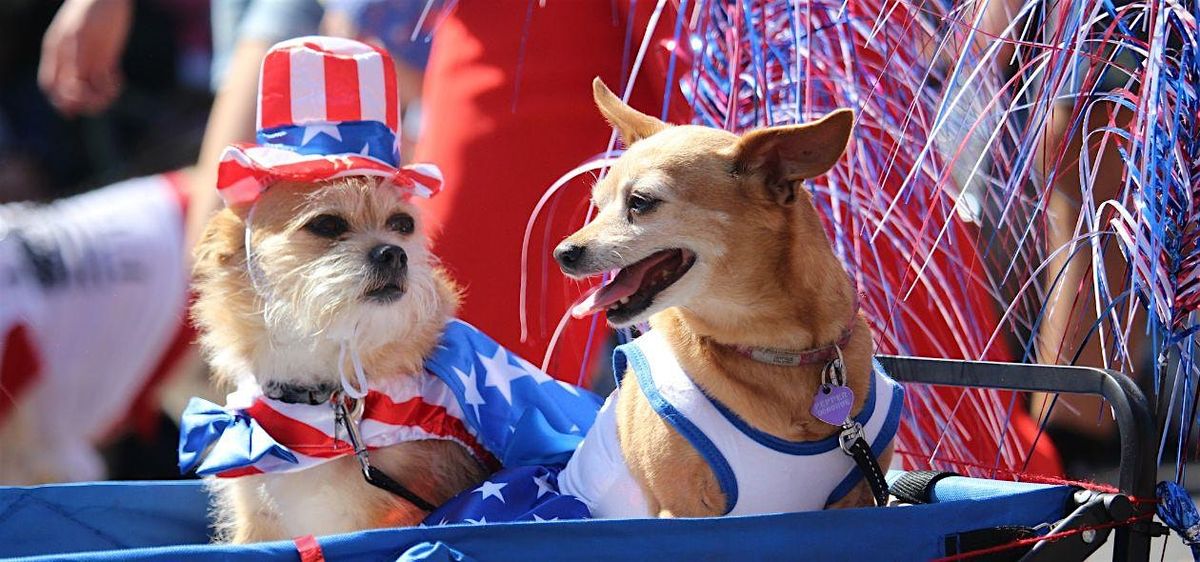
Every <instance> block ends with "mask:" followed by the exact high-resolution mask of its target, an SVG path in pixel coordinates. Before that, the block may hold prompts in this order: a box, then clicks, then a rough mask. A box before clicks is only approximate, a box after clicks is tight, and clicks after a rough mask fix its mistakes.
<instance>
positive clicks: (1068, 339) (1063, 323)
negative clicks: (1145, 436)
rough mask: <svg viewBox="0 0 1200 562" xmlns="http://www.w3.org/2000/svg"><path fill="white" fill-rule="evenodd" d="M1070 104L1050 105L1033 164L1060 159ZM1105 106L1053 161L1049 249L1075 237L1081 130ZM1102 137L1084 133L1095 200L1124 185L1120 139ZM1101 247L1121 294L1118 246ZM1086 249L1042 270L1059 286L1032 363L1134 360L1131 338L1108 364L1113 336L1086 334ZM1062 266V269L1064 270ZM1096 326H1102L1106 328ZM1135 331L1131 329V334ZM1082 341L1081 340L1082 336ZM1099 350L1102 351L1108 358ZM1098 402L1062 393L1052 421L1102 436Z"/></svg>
mask: <svg viewBox="0 0 1200 562" xmlns="http://www.w3.org/2000/svg"><path fill="white" fill-rule="evenodd" d="M1071 109H1072V108H1071V106H1070V105H1060V106H1058V107H1056V108H1055V109H1054V113H1053V116H1052V118H1051V121H1050V123H1049V124H1048V125H1047V131H1046V137H1045V139H1043V141H1044V142H1043V145H1042V150H1041V152H1040V154H1039V155H1038V156H1039V161H1040V162H1041V163H1042V169H1043V171H1045V170H1048V169H1050V168H1051V167H1052V165H1053V162H1054V160H1055V159H1056V158H1057V157H1058V154H1059V150H1060V147H1061V143H1062V142H1063V141H1064V140H1065V139H1067V135H1068V132H1069V128H1070V125H1071ZM1112 111H1113V109H1112V106H1111V105H1110V104H1104V105H1102V106H1100V105H1098V106H1097V107H1094V108H1093V109H1092V114H1091V118H1090V120H1089V122H1088V123H1087V124H1086V125H1085V126H1084V127H1083V131H1077V132H1076V133H1075V134H1074V135H1072V136H1071V137H1070V139H1069V144H1068V145H1067V147H1066V151H1065V153H1064V156H1063V161H1062V163H1061V164H1060V165H1059V166H1058V170H1059V171H1058V173H1057V176H1056V177H1055V178H1054V191H1053V193H1051V195H1050V200H1049V205H1048V214H1047V227H1048V228H1047V233H1046V234H1047V248H1048V249H1049V250H1051V251H1053V250H1055V249H1058V248H1061V247H1065V246H1067V245H1068V244H1070V240H1071V239H1072V238H1073V237H1074V236H1075V225H1076V222H1077V221H1078V218H1079V213H1080V209H1081V207H1082V205H1083V204H1084V197H1085V194H1084V193H1083V191H1082V189H1081V182H1080V174H1079V156H1080V154H1081V150H1082V148H1083V139H1084V135H1085V134H1086V133H1088V132H1093V131H1096V130H1097V129H1099V128H1101V127H1105V126H1108V125H1109V121H1110V118H1111V116H1112ZM1131 117H1132V115H1131V114H1130V112H1128V111H1121V112H1119V113H1118V114H1117V116H1116V119H1114V120H1113V121H1114V124H1115V125H1116V126H1118V127H1127V126H1128V124H1129V122H1130V119H1131ZM1101 139H1102V136H1101V135H1100V134H1092V135H1090V136H1088V154H1089V155H1090V157H1091V158H1092V160H1091V162H1095V161H1096V158H1100V159H1101V160H1100V164H1099V167H1098V169H1097V170H1098V171H1097V173H1096V174H1095V177H1094V179H1092V180H1091V183H1092V192H1091V194H1090V196H1088V197H1090V199H1091V201H1092V202H1094V203H1095V204H1097V205H1098V204H1100V203H1101V202H1103V201H1105V200H1110V199H1115V198H1117V197H1119V196H1120V191H1121V187H1122V185H1123V183H1122V181H1121V178H1122V175H1123V169H1122V166H1123V165H1122V163H1121V160H1120V155H1119V154H1118V152H1117V148H1118V146H1119V139H1117V138H1115V137H1111V136H1110V138H1109V139H1108V141H1107V144H1106V145H1105V146H1104V148H1103V154H1101V148H1100V143H1101ZM1101 242H1102V244H1103V247H1104V248H1105V252H1104V256H1103V260H1104V269H1105V271H1104V274H1105V277H1106V279H1107V283H1108V285H1109V288H1110V290H1111V292H1112V293H1114V295H1113V296H1115V294H1119V293H1120V291H1121V290H1122V289H1123V286H1124V285H1125V283H1124V277H1125V275H1126V263H1125V260H1124V258H1123V257H1122V255H1121V253H1120V251H1118V249H1117V248H1116V246H1115V243H1114V242H1113V241H1112V240H1111V239H1102V240H1101ZM1084 244H1085V246H1084V247H1083V248H1082V249H1081V250H1080V251H1079V252H1078V253H1077V254H1076V255H1075V256H1074V257H1071V256H1070V254H1069V252H1067V251H1064V252H1062V253H1060V254H1058V255H1056V256H1055V257H1054V258H1052V259H1051V261H1050V264H1049V265H1048V267H1047V268H1046V270H1045V274H1044V282H1045V283H1047V284H1049V283H1054V282H1055V277H1056V276H1058V273H1059V272H1060V271H1062V272H1063V273H1062V276H1061V278H1059V279H1058V281H1057V284H1056V285H1054V286H1053V287H1051V288H1050V293H1049V295H1048V302H1047V307H1046V315H1045V318H1044V319H1043V322H1042V325H1041V328H1040V330H1039V331H1038V334H1037V350H1038V361H1039V362H1041V363H1047V364H1070V363H1071V362H1072V360H1073V359H1074V358H1075V356H1076V354H1078V360H1077V361H1076V364H1079V365H1087V366H1092V367H1109V368H1113V369H1117V370H1122V371H1127V370H1129V365H1128V363H1132V364H1133V365H1134V366H1136V365H1137V360H1138V357H1139V352H1140V351H1141V349H1140V347H1139V346H1137V345H1133V344H1134V342H1133V341H1131V342H1130V343H1131V347H1132V349H1130V350H1129V351H1130V353H1131V354H1132V358H1123V359H1122V360H1121V362H1120V363H1116V364H1114V363H1112V359H1113V341H1112V338H1111V336H1110V334H1109V333H1108V332H1107V331H1106V332H1105V333H1104V334H1103V338H1104V340H1103V345H1102V338H1101V334H1099V333H1096V334H1092V336H1091V337H1088V331H1089V330H1090V329H1091V326H1092V324H1093V323H1094V322H1095V320H1096V305H1095V301H1094V294H1095V289H1096V287H1095V283H1094V272H1093V270H1092V269H1093V268H1092V252H1091V250H1090V247H1089V246H1087V245H1086V242H1085V243H1084ZM1064 268H1065V270H1064ZM1107 329H1108V328H1107V326H1101V328H1100V330H1107ZM1137 330H1138V328H1137V327H1136V326H1135V327H1134V332H1133V333H1138V332H1137ZM1085 339H1086V341H1085ZM1105 355H1107V356H1108V360H1109V361H1108V362H1107V363H1106V361H1105V359H1106V357H1105ZM1047 398H1048V397H1047V396H1044V395H1043V396H1037V397H1035V399H1034V400H1033V404H1032V409H1033V413H1034V415H1035V416H1040V415H1043V414H1044V413H1045V406H1046V400H1047ZM1101 407H1102V406H1101V400H1100V399H1098V398H1091V397H1086V396H1082V395H1069V394H1064V395H1061V396H1060V397H1059V402H1058V404H1057V405H1056V406H1055V407H1054V411H1053V412H1051V414H1050V420H1049V421H1050V423H1052V424H1054V425H1056V426H1059V427H1064V428H1068V429H1071V430H1074V431H1077V432H1080V433H1084V434H1086V435H1092V436H1094V437H1100V438H1107V437H1108V436H1111V435H1112V434H1113V433H1112V432H1113V428H1114V425H1113V420H1112V416H1111V415H1109V414H1108V412H1107V409H1105V410H1103V411H1102V410H1101Z"/></svg>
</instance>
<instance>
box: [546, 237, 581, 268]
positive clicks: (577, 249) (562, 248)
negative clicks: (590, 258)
mask: <svg viewBox="0 0 1200 562" xmlns="http://www.w3.org/2000/svg"><path fill="white" fill-rule="evenodd" d="M586 249H587V247H586V246H580V245H579V244H572V243H570V242H563V243H562V244H559V245H558V247H557V248H555V249H554V259H556V260H558V265H559V266H561V267H562V268H563V269H565V270H570V269H575V267H576V266H578V265H579V262H580V260H582V259H583V253H584V251H585V250H586Z"/></svg>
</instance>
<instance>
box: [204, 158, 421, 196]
mask: <svg viewBox="0 0 1200 562" xmlns="http://www.w3.org/2000/svg"><path fill="white" fill-rule="evenodd" d="M352 176H367V177H377V178H383V179H385V180H386V181H384V182H383V184H385V185H390V186H394V187H396V188H398V189H400V190H401V191H402V192H403V193H404V195H405V196H417V197H423V198H429V197H432V196H433V195H435V194H436V193H437V192H438V191H440V190H441V187H442V173H441V170H439V169H438V167H437V166H435V165H433V164H410V165H407V166H402V167H400V168H397V167H395V166H392V165H390V164H387V163H385V162H382V161H380V160H378V159H376V158H373V157H371V156H366V155H358V154H337V155H321V154H300V153H298V152H295V151H292V150H288V149H285V148H279V147H275V146H259V145H254V144H235V145H231V146H229V147H227V148H226V149H225V152H224V153H223V154H222V155H221V163H220V167H219V168H218V170H217V192H218V193H220V194H221V199H223V200H224V201H225V204H226V205H228V206H234V205H244V204H247V203H253V202H254V201H256V200H257V199H258V198H259V196H261V195H262V192H263V191H265V190H266V189H267V188H268V187H270V186H271V185H272V184H275V183H278V182H285V181H287V182H319V181H326V180H332V179H337V178H343V177H352Z"/></svg>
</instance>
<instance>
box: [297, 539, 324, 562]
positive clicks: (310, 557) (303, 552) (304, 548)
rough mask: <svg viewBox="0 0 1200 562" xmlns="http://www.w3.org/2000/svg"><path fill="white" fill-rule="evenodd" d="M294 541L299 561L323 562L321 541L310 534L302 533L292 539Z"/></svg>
mask: <svg viewBox="0 0 1200 562" xmlns="http://www.w3.org/2000/svg"><path fill="white" fill-rule="evenodd" d="M292 542H294V543H296V552H298V553H299V554H300V562H325V553H324V552H323V551H322V550H321V543H319V542H317V538H316V537H314V536H312V535H304V536H303V537H296V538H294V539H292Z"/></svg>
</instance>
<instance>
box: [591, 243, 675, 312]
mask: <svg viewBox="0 0 1200 562" xmlns="http://www.w3.org/2000/svg"><path fill="white" fill-rule="evenodd" d="M663 259H665V257H664V258H660V259H653V258H648V259H644V260H642V261H640V262H637V263H635V264H633V265H631V266H629V267H626V268H625V269H618V270H616V272H614V273H613V274H612V277H610V278H609V280H608V281H606V282H605V283H603V284H601V285H600V286H598V287H595V288H593V289H592V290H590V291H588V292H587V293H584V294H583V296H582V297H580V298H579V300H578V301H576V302H575V306H573V307H571V316H574V317H576V318H583V317H585V316H591V315H593V314H595V313H597V312H600V311H601V310H604V309H605V308H608V307H609V306H610V305H612V304H613V303H615V302H617V301H619V300H621V299H623V298H625V297H630V296H633V294H634V293H636V292H637V290H638V288H639V287H641V286H642V278H644V277H645V276H646V272H647V271H649V270H650V268H651V267H654V265H655V264H657V263H658V262H660V261H662V260H663Z"/></svg>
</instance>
